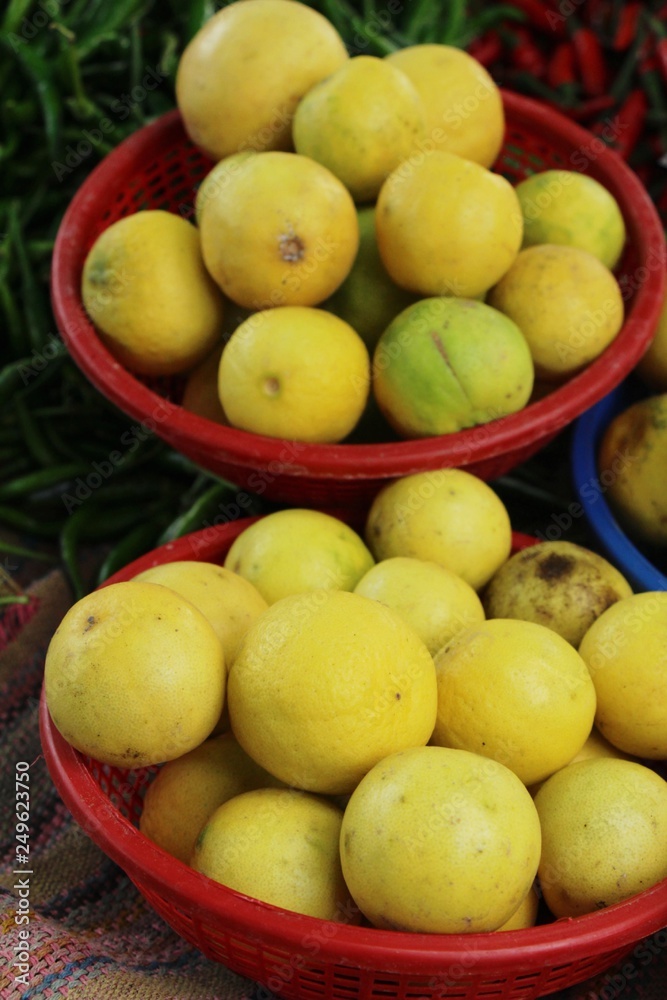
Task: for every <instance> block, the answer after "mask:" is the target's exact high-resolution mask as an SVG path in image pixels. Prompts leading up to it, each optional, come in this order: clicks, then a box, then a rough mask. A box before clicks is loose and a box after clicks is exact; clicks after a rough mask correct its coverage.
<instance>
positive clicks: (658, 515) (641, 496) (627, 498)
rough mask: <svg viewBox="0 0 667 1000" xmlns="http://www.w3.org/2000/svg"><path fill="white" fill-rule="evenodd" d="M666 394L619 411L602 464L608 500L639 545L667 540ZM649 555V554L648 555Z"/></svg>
mask: <svg viewBox="0 0 667 1000" xmlns="http://www.w3.org/2000/svg"><path fill="white" fill-rule="evenodd" d="M666 428H667V393H660V394H659V395H654V396H647V397H646V398H645V399H640V400H638V401H637V402H636V403H633V404H632V405H631V406H627V407H625V409H623V410H622V411H621V412H620V413H617V414H616V415H615V416H614V417H613V419H612V420H611V422H610V423H609V424H608V426H607V428H606V429H605V431H604V433H603V435H602V439H601V441H600V444H599V447H598V456H597V459H598V461H597V464H598V468H599V470H600V475H601V476H602V477H603V479H602V482H604V483H605V485H606V487H607V498H608V500H609V505H610V507H611V508H612V509H613V511H614V513H615V514H616V516H617V518H618V520H619V521H620V522H621V524H622V525H623V526H624V527H625V528H626V529H627V531H628V533H629V534H630V535H631V536H632V537H633V538H634V539H635V540H636V541H637V542H638V543H639V544H640V545H642V544H643V545H652V546H659V547H660V548H663V547H664V546H665V545H667V433H665V429H666ZM649 558H650V555H649Z"/></svg>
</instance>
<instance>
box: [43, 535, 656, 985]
mask: <svg viewBox="0 0 667 1000" xmlns="http://www.w3.org/2000/svg"><path fill="white" fill-rule="evenodd" d="M253 520H256V519H255V518H245V519H243V520H239V521H234V522H231V523H229V524H224V525H219V526H218V527H215V528H207V529H204V530H203V531H199V532H195V533H193V534H191V535H188V536H185V537H183V538H181V539H179V540H178V541H176V542H170V543H168V544H167V545H164V546H162V547H160V548H158V549H156V550H154V551H153V552H151V553H149V554H148V555H146V556H143V557H142V558H140V559H138V560H136V561H135V562H133V563H131V564H130V565H129V566H127V567H126V568H125V569H123V570H122V571H120V572H119V573H116V574H115V575H114V576H113V577H111V578H110V579H109V580H107V581H106V584H105V585H107V584H109V583H115V582H117V581H120V580H126V579H130V578H131V577H132V576H134V575H135V574H136V573H139V572H141V571H142V570H145V569H148V567H150V566H154V565H157V564H158V563H161V562H171V561H173V560H175V559H203V560H207V561H210V562H222V561H223V560H224V557H225V554H226V552H227V551H228V549H229V546H230V545H231V543H232V541H233V539H234V538H236V536H237V535H238V534H239V533H240V532H241V531H242V530H243V529H244V528H245V527H246V526H247V525H248V524H250V523H252V521H253ZM534 542H535V539H532V538H529V537H527V536H524V535H518V534H515V536H514V550H515V551H516V550H518V549H519V548H523V547H525V546H526V545H530V544H533V543H534ZM40 731H41V739H42V748H43V751H44V757H45V759H46V763H47V766H48V769H49V772H50V774H51V777H52V778H53V781H54V782H55V784H56V786H57V788H58V791H59V792H60V795H61V796H62V799H63V801H64V802H65V804H66V805H67V807H68V808H69V809H70V811H71V812H72V814H73V816H74V818H75V819H76V820H77V822H78V823H79V824H80V825H81V826H82V827H83V829H84V830H85V831H86V832H87V833H88V835H89V836H90V837H91V838H92V840H94V841H95V843H96V844H98V846H99V847H101V848H102V850H104V851H105V852H106V853H107V854H108V855H109V857H111V858H112V859H113V860H114V861H115V862H116V863H117V864H119V865H120V866H121V867H122V868H123V869H124V871H125V872H127V874H128V875H129V877H130V878H131V879H132V881H133V882H134V883H135V885H136V886H137V887H138V889H139V891H140V892H141V893H142V894H143V896H144V897H145V898H146V899H147V900H148V902H149V903H150V904H151V905H152V906H153V907H154V909H155V910H156V911H157V912H158V913H159V914H160V915H161V916H162V917H164V919H165V920H166V921H167V922H168V923H169V924H170V925H171V926H172V927H173V928H174V929H175V930H176V931H177V932H178V933H179V934H180V935H182V937H184V938H185V939H186V940H187V941H189V942H190V943H191V944H193V945H195V946H196V947H197V948H199V949H200V950H201V951H202V952H203V953H204V954H205V955H207V956H208V957H209V958H212V959H215V960H217V961H219V962H222V963H223V964H224V965H226V966H228V967H229V968H230V969H232V970H233V971H234V972H237V973H239V974H241V975H244V976H247V977H249V978H251V979H254V980H256V981H258V982H260V983H262V984H263V985H264V986H266V987H268V988H269V989H270V990H272V991H273V992H274V993H276V994H279V995H281V996H284V997H287V998H294V1000H423V998H433V1000H437V998H443V1000H455V998H456V1000H535V998H537V997H543V996H546V995H547V994H548V993H551V992H553V991H554V990H559V989H564V988H565V987H567V986H571V985H573V984H575V983H579V982H582V981H584V980H585V979H587V978H589V977H590V976H593V975H595V974H596V973H598V972H602V971H604V970H605V969H607V968H609V967H610V966H611V965H612V964H613V963H614V962H615V961H617V960H618V959H620V958H622V957H623V956H624V955H626V954H627V953H628V952H629V951H630V950H631V949H632V948H633V946H634V945H635V944H636V943H637V942H639V941H640V940H642V939H643V938H644V937H647V936H648V935H649V934H652V933H654V932H655V931H658V930H660V929H661V928H662V927H663V926H664V925H665V924H667V879H665V880H664V881H663V882H661V883H659V884H658V885H656V886H654V887H653V888H651V889H647V890H646V891H644V892H642V893H640V894H639V895H637V896H634V897H633V898H631V899H628V900H625V901H624V902H622V903H617V904H615V905H613V906H610V907H608V908H607V909H605V910H599V911H597V912H595V913H591V914H588V915H586V916H583V917H576V918H574V919H561V920H558V921H554V922H552V923H545V924H541V925H539V926H537V927H533V928H530V929H528V930H521V931H503V932H502V933H500V932H499V933H494V934H469V935H462V934H452V935H440V934H409V933H403V932H398V931H385V930H377V929H373V928H368V927H349V926H346V925H343V924H337V923H330V922H328V921H323V920H317V919H315V918H312V917H306V916H302V915H300V914H296V913H292V912H290V911H287V910H282V909H280V908H278V907H275V906H271V905H269V904H267V903H261V902H259V901H257V900H254V899H251V898H249V897H247V896H244V895H242V894H241V893H238V892H235V891H233V890H231V889H227V888H225V887H224V886H221V885H218V884H216V883H214V882H211V881H210V880H209V879H208V878H206V877H205V876H203V875H200V874H199V873H198V872H195V871H193V870H192V869H190V868H188V867H187V866H186V865H184V864H182V863H181V862H180V861H177V860H175V859H174V858H172V857H171V856H170V855H168V854H166V853H165V852H164V851H163V850H161V848H159V847H157V846H156V845H155V844H153V843H152V842H151V841H149V840H148V839H147V838H146V837H144V836H143V835H142V834H141V833H140V832H139V830H138V829H137V821H138V817H139V815H140V811H141V803H142V798H143V794H144V791H145V789H146V787H147V786H148V784H149V782H150V780H151V778H152V777H153V775H154V774H155V771H156V769H155V768H146V769H144V770H139V771H123V770H120V769H118V768H114V767H109V766H108V765H105V764H100V763H99V762H97V761H95V760H91V759H90V758H85V757H83V756H82V755H81V754H79V753H78V752H77V751H76V750H74V749H73V748H72V747H71V746H70V745H69V744H68V743H66V742H65V741H64V740H63V738H62V737H61V736H60V734H59V733H58V731H57V730H56V728H55V727H54V725H53V724H52V722H51V718H50V716H49V712H48V708H47V706H46V702H45V699H44V694H43V692H42V699H41V704H40Z"/></svg>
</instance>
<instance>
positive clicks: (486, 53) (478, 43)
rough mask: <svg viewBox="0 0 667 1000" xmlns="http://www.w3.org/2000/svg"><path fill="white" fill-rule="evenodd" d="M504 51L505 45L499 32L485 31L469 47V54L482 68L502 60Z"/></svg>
mask: <svg viewBox="0 0 667 1000" xmlns="http://www.w3.org/2000/svg"><path fill="white" fill-rule="evenodd" d="M502 51H503V43H502V41H501V40H500V35H499V34H498V32H497V31H485V32H484V34H483V35H480V37H479V38H474V39H473V40H472V42H471V43H470V45H469V46H468V53H469V54H470V55H471V56H472V57H473V58H474V59H476V60H477V62H479V63H481V64H482V66H490V65H491V63H494V62H495V61H496V59H499V58H500V55H501V54H502Z"/></svg>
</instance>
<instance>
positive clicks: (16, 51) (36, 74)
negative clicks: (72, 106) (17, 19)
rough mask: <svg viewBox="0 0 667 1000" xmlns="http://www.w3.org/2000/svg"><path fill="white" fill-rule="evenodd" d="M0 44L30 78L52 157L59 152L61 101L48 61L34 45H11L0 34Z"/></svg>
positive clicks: (56, 155)
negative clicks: (40, 110)
mask: <svg viewBox="0 0 667 1000" xmlns="http://www.w3.org/2000/svg"><path fill="white" fill-rule="evenodd" d="M0 46H2V47H3V48H4V49H5V50H6V51H7V52H11V53H12V54H13V55H14V57H15V58H16V60H17V62H18V63H19V66H20V67H21V69H22V70H23V71H24V73H25V75H26V76H27V77H28V78H29V79H30V80H31V82H32V83H33V85H34V87H35V92H36V94H37V97H38V99H39V103H40V105H41V108H42V117H43V120H44V130H45V133H46V140H47V146H48V152H49V155H50V156H51V158H52V159H56V158H57V157H58V156H59V154H60V145H61V131H62V102H61V100H60V97H59V95H58V91H57V89H56V87H55V84H54V83H53V79H52V76H51V68H50V66H49V63H48V61H47V60H46V59H45V58H44V56H43V55H42V54H41V52H40V51H39V49H37V48H36V47H34V46H32V45H29V44H25V45H19V46H17V47H16V48H14V47H12V45H11V43H10V41H9V39H8V38H6V37H3V36H2V35H0Z"/></svg>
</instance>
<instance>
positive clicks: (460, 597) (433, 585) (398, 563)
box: [354, 556, 484, 654]
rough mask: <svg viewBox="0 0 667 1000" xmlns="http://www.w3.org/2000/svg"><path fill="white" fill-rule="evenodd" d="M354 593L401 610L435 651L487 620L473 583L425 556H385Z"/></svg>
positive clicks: (363, 577) (365, 576) (367, 574)
mask: <svg viewBox="0 0 667 1000" xmlns="http://www.w3.org/2000/svg"><path fill="white" fill-rule="evenodd" d="M354 592H355V593H356V594H361V595H362V596H363V597H371V598H372V599H373V600H374V601H380V602H381V603H382V604H386V605H387V607H388V608H393V609H394V611H398V613H399V614H400V615H401V616H402V617H403V618H405V620H406V622H407V623H408V625H411V626H412V628H413V629H414V630H415V632H416V633H417V635H418V636H419V637H420V638H421V639H423V641H424V642H425V643H426V645H427V647H428V649H429V652H430V653H432V654H434V653H437V651H438V650H439V649H440V647H441V646H444V645H445V643H446V642H448V641H449V640H450V639H451V638H452V636H454V635H456V633H457V632H459V631H460V630H461V629H464V628H467V627H468V626H469V625H474V624H476V623H477V622H480V621H484V608H483V607H482V602H481V601H480V599H479V597H478V596H477V593H476V591H474V590H473V588H472V587H471V586H470V584H469V583H466V581H465V580H464V579H462V578H461V577H460V576H457V574H456V573H452V571H451V570H448V569H445V567H444V566H439V565H438V564H437V563H434V562H429V561H428V560H426V559H413V558H410V557H408V556H394V557H393V558H390V559H383V560H382V561H381V562H379V563H376V565H375V566H373V567H372V568H371V569H369V570H368V572H367V573H365V574H364V576H362V578H361V580H359V582H358V584H357V585H356V587H355V588H354Z"/></svg>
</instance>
